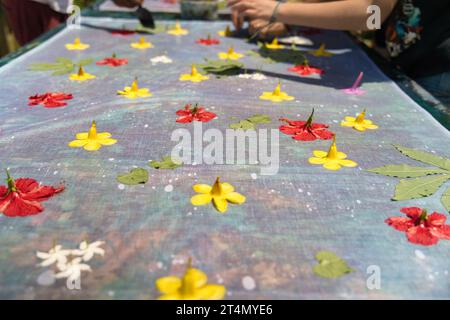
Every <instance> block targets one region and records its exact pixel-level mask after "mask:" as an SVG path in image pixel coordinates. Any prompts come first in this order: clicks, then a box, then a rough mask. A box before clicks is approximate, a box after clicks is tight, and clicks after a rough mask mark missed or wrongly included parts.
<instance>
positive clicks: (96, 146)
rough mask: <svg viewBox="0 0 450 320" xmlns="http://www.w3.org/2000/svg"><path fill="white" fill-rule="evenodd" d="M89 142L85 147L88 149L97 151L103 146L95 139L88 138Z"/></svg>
mask: <svg viewBox="0 0 450 320" xmlns="http://www.w3.org/2000/svg"><path fill="white" fill-rule="evenodd" d="M87 141H88V142H87V143H86V144H85V145H84V149H85V150H87V151H96V150H98V149H100V148H101V147H102V145H101V144H100V143H99V142H97V141H95V140H93V141H92V140H87Z"/></svg>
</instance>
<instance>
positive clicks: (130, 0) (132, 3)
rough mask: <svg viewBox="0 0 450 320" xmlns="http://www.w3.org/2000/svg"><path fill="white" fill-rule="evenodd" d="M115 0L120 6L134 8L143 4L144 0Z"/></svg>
mask: <svg viewBox="0 0 450 320" xmlns="http://www.w3.org/2000/svg"><path fill="white" fill-rule="evenodd" d="M113 2H114V3H115V4H116V5H118V6H119V7H126V8H134V7H137V6H141V5H142V3H144V0H113Z"/></svg>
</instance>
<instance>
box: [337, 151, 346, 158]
mask: <svg viewBox="0 0 450 320" xmlns="http://www.w3.org/2000/svg"><path fill="white" fill-rule="evenodd" d="M336 156H337V158H338V159H345V158H347V154H345V153H343V152H341V151H338V152H337V154H336Z"/></svg>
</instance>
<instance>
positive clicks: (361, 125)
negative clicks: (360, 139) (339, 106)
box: [341, 110, 378, 131]
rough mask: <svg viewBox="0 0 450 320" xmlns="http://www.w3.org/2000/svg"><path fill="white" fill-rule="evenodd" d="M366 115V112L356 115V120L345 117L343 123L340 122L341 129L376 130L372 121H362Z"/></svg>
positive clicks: (376, 127)
mask: <svg viewBox="0 0 450 320" xmlns="http://www.w3.org/2000/svg"><path fill="white" fill-rule="evenodd" d="M365 115H366V110H364V111H363V112H361V113H360V114H358V116H357V117H356V118H354V117H345V118H344V119H345V120H344V121H342V122H341V126H343V127H353V128H355V129H356V130H358V131H366V129H378V126H377V125H375V124H373V122H372V120H366V119H364V117H365Z"/></svg>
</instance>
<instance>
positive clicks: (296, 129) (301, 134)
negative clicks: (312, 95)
mask: <svg viewBox="0 0 450 320" xmlns="http://www.w3.org/2000/svg"><path fill="white" fill-rule="evenodd" d="M313 116H314V109H313V110H312V112H311V114H310V116H309V118H308V120H306V121H292V120H289V119H285V118H281V119H280V121H283V122H286V123H287V125H282V126H280V128H279V130H280V131H281V132H283V133H284V134H287V135H291V136H292V139H294V140H300V141H314V140H317V139H320V140H330V139H332V138H333V137H334V133H333V132H331V131H329V130H328V127H329V126H328V125H326V124H322V123H313Z"/></svg>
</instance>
